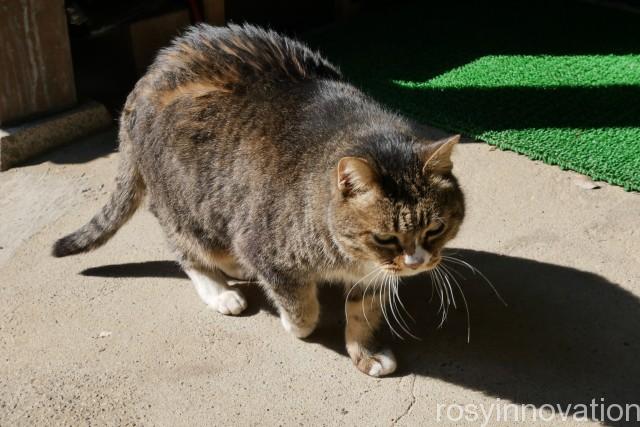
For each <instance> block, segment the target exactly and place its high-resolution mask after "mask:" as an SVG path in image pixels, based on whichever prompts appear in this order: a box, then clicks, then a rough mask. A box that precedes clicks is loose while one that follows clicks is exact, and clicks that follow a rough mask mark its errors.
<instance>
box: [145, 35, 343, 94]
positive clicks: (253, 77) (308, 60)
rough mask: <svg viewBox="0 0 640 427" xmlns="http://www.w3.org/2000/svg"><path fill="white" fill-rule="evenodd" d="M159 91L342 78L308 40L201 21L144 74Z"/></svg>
mask: <svg viewBox="0 0 640 427" xmlns="http://www.w3.org/2000/svg"><path fill="white" fill-rule="evenodd" d="M145 78H146V79H147V81H148V83H150V84H151V85H152V88H153V89H154V90H155V91H158V92H165V97H167V96H170V92H171V91H175V90H182V91H183V92H184V91H185V90H186V91H189V90H216V91H219V92H222V93H238V92H240V93H241V92H244V91H246V90H248V89H250V88H252V87H255V85H256V83H258V82H262V83H277V82H303V81H308V80H313V79H316V78H329V79H340V78H341V75H340V72H339V71H338V69H337V68H336V67H334V66H333V65H332V64H331V63H329V62H328V61H327V60H326V59H324V58H323V57H322V56H321V55H320V54H318V53H317V52H314V51H312V50H311V49H309V48H308V47H307V46H305V45H304V44H302V43H300V42H298V41H296V40H293V39H290V38H288V37H286V36H283V35H281V34H278V33H276V32H274V31H271V30H265V29H262V28H259V27H255V26H252V25H248V24H245V25H234V24H231V25H229V26H226V27H213V26H210V25H207V24H200V25H196V26H194V27H191V28H190V29H189V30H188V31H187V32H186V33H185V34H184V35H182V36H181V37H178V38H176V39H175V40H174V41H173V42H172V44H171V45H170V46H169V47H167V48H165V49H163V50H161V51H160V53H159V54H158V56H157V58H156V60H155V62H154V63H153V65H152V66H151V67H150V69H149V72H148V73H147V76H146V77H145Z"/></svg>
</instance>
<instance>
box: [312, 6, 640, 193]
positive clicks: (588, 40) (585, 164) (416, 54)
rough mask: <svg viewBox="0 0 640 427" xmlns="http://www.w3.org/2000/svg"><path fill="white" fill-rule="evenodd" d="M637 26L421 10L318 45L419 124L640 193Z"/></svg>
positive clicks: (584, 9)
mask: <svg viewBox="0 0 640 427" xmlns="http://www.w3.org/2000/svg"><path fill="white" fill-rule="evenodd" d="M399 23H402V25H399ZM639 29H640V20H638V17H637V16H634V15H627V14H623V13H620V12H616V11H611V10H609V9H601V8H598V7H594V6H588V5H579V4H571V5H570V6H566V5H565V6H563V7H559V8H557V9H551V10H550V9H549V7H545V8H539V7H535V6H534V5H532V6H531V7H529V8H526V7H525V8H521V7H519V8H518V9H515V8H513V9H509V8H508V7H503V8H501V9H500V11H499V13H498V14H497V15H496V14H495V13H494V12H492V11H491V8H485V9H474V8H473V7H469V8H457V9H446V8H445V9H442V8H439V9H434V8H433V7H432V6H430V5H425V4H424V3H421V4H414V5H411V4H409V5H405V6H404V7H403V8H401V9H400V10H393V11H392V12H388V13H385V14H381V15H379V16H377V17H376V16H374V17H369V18H368V19H362V20H361V21H360V22H358V23H355V24H352V25H350V26H346V27H341V28H335V29H333V30H329V31H326V32H323V33H319V34H316V35H314V36H313V37H311V42H312V44H315V45H316V46H318V47H320V48H321V49H323V50H325V51H327V52H328V55H329V57H330V58H331V59H337V62H338V63H339V65H340V66H341V68H342V69H343V72H344V73H345V74H346V75H347V77H348V78H349V79H351V80H353V81H354V82H355V83H356V84H358V85H359V86H361V87H363V88H364V89H365V90H366V91H367V92H369V93H370V94H371V95H372V96H374V97H376V98H378V99H379V100H381V101H382V102H383V103H386V104H388V105H390V106H392V107H394V108H395V109H398V110H400V111H401V112H403V113H405V114H408V115H411V116H413V117H415V118H417V119H418V120H420V121H422V122H424V123H427V124H431V125H435V126H438V127H442V128H445V129H448V130H450V131H454V132H461V133H463V134H465V135H469V136H472V137H475V138H477V139H480V140H483V141H486V142H488V143H490V144H493V145H496V146H498V147H500V148H503V149H509V150H512V151H515V152H518V153H521V154H525V155H527V156H529V157H531V158H533V159H539V160H543V161H544V162H546V163H549V164H554V165H558V166H560V167H562V168H566V169H571V170H575V171H578V172H580V173H583V174H586V175H589V176H591V177H592V178H594V179H596V180H603V181H607V182H610V183H612V184H616V185H620V186H622V187H624V188H625V189H627V190H636V191H640V32H639V31H638V30H639Z"/></svg>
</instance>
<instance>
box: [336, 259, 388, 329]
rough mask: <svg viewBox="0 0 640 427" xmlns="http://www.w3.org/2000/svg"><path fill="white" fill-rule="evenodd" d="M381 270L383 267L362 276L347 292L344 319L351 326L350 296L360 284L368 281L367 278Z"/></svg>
mask: <svg viewBox="0 0 640 427" xmlns="http://www.w3.org/2000/svg"><path fill="white" fill-rule="evenodd" d="M380 270H381V267H376V268H375V269H374V270H371V271H370V272H369V273H367V274H366V275H364V276H362V277H361V278H360V279H359V280H358V281H357V282H355V283H354V284H353V285H351V287H350V288H349V291H348V292H347V295H346V296H345V298H344V318H345V323H346V324H349V314H348V309H347V308H348V307H347V305H348V303H349V296H350V295H351V292H353V290H354V289H355V288H357V287H358V285H359V284H360V282H362V281H363V280H364V279H366V278H367V277H369V276H370V275H372V274H373V273H376V272H378V271H380Z"/></svg>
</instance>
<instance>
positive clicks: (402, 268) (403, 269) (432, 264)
mask: <svg viewBox="0 0 640 427" xmlns="http://www.w3.org/2000/svg"><path fill="white" fill-rule="evenodd" d="M441 260H442V257H440V256H439V255H438V256H432V257H431V258H430V259H429V261H428V262H425V263H423V264H421V265H419V266H411V267H408V266H406V265H404V263H403V262H402V261H400V262H394V263H390V264H384V265H383V266H382V269H383V270H384V271H386V272H388V273H391V274H393V275H395V276H405V277H406V276H415V275H417V274H420V273H424V272H426V271H429V270H433V269H435V268H437V267H438V264H440V261H441Z"/></svg>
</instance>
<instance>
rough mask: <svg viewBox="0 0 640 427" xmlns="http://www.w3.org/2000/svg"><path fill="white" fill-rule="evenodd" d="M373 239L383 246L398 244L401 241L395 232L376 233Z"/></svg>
mask: <svg viewBox="0 0 640 427" xmlns="http://www.w3.org/2000/svg"><path fill="white" fill-rule="evenodd" d="M373 241H374V242H376V243H377V244H378V245H381V246H390V245H398V244H400V241H399V240H398V238H397V237H396V236H394V235H393V234H374V235H373Z"/></svg>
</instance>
